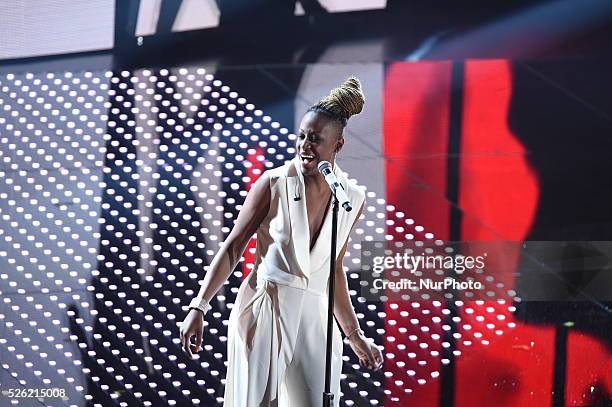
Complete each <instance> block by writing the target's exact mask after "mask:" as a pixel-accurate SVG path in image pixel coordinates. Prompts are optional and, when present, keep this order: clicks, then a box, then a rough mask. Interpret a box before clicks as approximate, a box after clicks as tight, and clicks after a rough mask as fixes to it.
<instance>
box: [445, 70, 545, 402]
mask: <svg viewBox="0 0 612 407" xmlns="http://www.w3.org/2000/svg"><path fill="white" fill-rule="evenodd" d="M464 72H465V77H464V93H463V112H462V113H463V116H462V117H463V121H462V126H463V127H462V132H461V153H462V154H461V160H460V178H459V179H460V187H459V206H460V207H461V209H462V213H463V216H462V224H461V230H462V239H463V240H478V241H492V240H523V239H524V238H525V237H526V236H527V234H528V233H529V229H530V227H531V224H532V222H533V218H534V214H535V211H536V208H537V204H538V182H537V179H536V176H535V174H534V173H533V171H532V170H531V168H530V167H529V165H528V163H527V160H526V158H525V155H526V150H525V147H524V146H523V145H522V144H521V143H520V142H519V141H518V140H517V138H516V137H515V136H514V134H512V132H511V131H510V129H509V128H508V119H507V117H508V107H509V104H510V98H511V97H512V76H511V70H510V66H509V62H507V61H503V60H495V61H466V62H465V70H464ZM488 257H489V260H494V259H495V257H496V256H494V254H492V253H488ZM498 257H500V258H501V256H498ZM503 257H504V261H505V262H508V261H512V263H513V264H517V261H518V252H517V253H516V254H515V255H513V256H512V255H511V256H508V253H505V255H504V256H503ZM509 257H510V260H509ZM505 266H506V267H504V268H505V269H508V267H507V264H506V265H505ZM491 269H495V270H498V269H497V268H494V267H493V268H491ZM509 269H510V270H513V269H515V267H510V268H509ZM492 277H494V278H495V283H503V284H504V286H505V287H507V289H510V288H512V287H513V286H514V275H513V273H504V274H500V273H496V274H495V275H493V276H492ZM509 305H511V304H505V305H502V304H496V303H494V302H485V303H484V304H481V305H479V304H476V303H474V302H468V303H466V304H465V305H464V306H463V307H462V308H460V316H461V319H462V325H461V327H462V328H463V329H462V331H461V334H462V340H460V341H458V342H457V343H458V349H459V350H461V352H462V356H461V357H459V358H458V359H457V364H456V394H455V402H456V405H457V406H458V407H462V406H484V405H488V402H489V401H492V400H495V405H496V406H531V405H550V403H551V396H550V390H551V389H552V376H553V361H554V355H553V351H554V329H553V328H539V327H531V326H527V325H524V324H522V323H520V322H517V321H515V320H514V317H513V314H512V312H510V310H509V309H508V307H509ZM487 308H488V309H489V311H487ZM466 309H471V312H470V313H467V312H466ZM491 310H492V312H491ZM478 315H481V316H482V317H484V319H482V317H481V319H480V320H478V319H477V316H478ZM509 325H510V326H509ZM466 327H467V328H468V329H465V328H466ZM475 332H477V333H478V337H473V336H474V333H475ZM465 341H467V342H465Z"/></svg>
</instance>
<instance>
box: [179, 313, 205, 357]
mask: <svg viewBox="0 0 612 407" xmlns="http://www.w3.org/2000/svg"><path fill="white" fill-rule="evenodd" d="M180 332H181V333H180V338H181V344H182V346H183V350H184V351H185V353H187V356H189V359H193V354H194V353H198V352H199V351H201V350H202V347H201V346H202V335H203V334H204V313H202V312H201V311H198V310H196V309H193V308H192V309H190V310H189V313H188V314H187V316H186V317H185V319H184V320H183V322H182V323H181V331H180ZM193 335H195V337H196V338H195V344H194V343H191V337H192V336H193Z"/></svg>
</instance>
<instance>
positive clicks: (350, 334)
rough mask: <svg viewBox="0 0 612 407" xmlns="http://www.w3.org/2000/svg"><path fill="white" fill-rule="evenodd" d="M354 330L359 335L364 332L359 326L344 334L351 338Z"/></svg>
mask: <svg viewBox="0 0 612 407" xmlns="http://www.w3.org/2000/svg"><path fill="white" fill-rule="evenodd" d="M355 332H359V334H360V335H363V334H364V332H363V330H362V329H361V328H359V327H357V328H355V329H353V330H352V331H351V332H349V334H348V335H346V337H347V338H349V340H350V339H351V336H352V335H353V334H354V333H355Z"/></svg>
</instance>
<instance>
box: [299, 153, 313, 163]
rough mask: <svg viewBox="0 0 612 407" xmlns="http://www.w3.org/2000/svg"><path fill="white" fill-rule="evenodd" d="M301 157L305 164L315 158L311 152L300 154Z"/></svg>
mask: <svg viewBox="0 0 612 407" xmlns="http://www.w3.org/2000/svg"><path fill="white" fill-rule="evenodd" d="M300 159H301V160H302V162H303V163H304V164H309V163H311V162H313V161H314V160H315V157H314V155H310V154H300Z"/></svg>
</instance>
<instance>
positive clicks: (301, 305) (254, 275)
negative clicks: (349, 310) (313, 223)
mask: <svg viewBox="0 0 612 407" xmlns="http://www.w3.org/2000/svg"><path fill="white" fill-rule="evenodd" d="M299 166H300V164H299V162H298V159H297V158H295V159H293V160H292V161H289V162H287V163H286V164H285V165H283V166H281V167H278V168H275V169H272V170H268V171H267V173H268V174H269V177H270V191H271V202H270V211H269V212H268V215H267V216H266V218H265V219H264V220H263V222H262V223H261V225H260V226H259V228H258V230H257V249H256V253H255V267H254V269H253V271H252V272H251V273H250V274H249V275H248V276H247V277H246V278H245V279H244V280H243V282H242V284H241V285H240V289H239V290H238V295H237V298H236V302H235V304H234V306H233V308H232V311H231V313H230V318H229V326H228V349H227V351H228V352H227V353H228V369H227V377H226V383H225V395H224V399H225V404H224V406H225V407H260V406H264V407H268V406H276V407H289V406H291V407H314V406H319V405H321V403H322V394H323V390H324V386H325V383H324V380H325V345H326V327H327V297H328V295H327V293H328V282H329V257H330V256H329V255H330V247H329V244H330V239H331V223H332V209H331V205H329V209H328V211H327V213H326V214H325V218H324V221H323V226H322V228H321V231H320V233H319V236H318V238H317V241H316V242H315V245H314V247H313V248H312V251H311V252H309V247H310V230H309V228H308V217H307V213H306V198H305V197H306V192H305V190H304V179H303V175H302V173H301V171H300V169H299ZM334 172H335V174H336V177H337V178H338V181H339V182H340V183H341V184H342V185H343V186H344V189H345V191H346V192H347V196H348V198H349V200H350V201H351V204H352V206H353V210H352V211H351V212H346V211H344V210H342V208H340V210H339V211H338V239H337V248H336V253H337V254H339V253H340V251H341V249H342V248H343V247H344V244H345V242H346V241H347V240H348V237H349V234H350V231H351V227H352V226H353V223H354V221H355V217H356V216H357V214H358V212H359V208H360V207H361V205H362V203H363V202H364V199H365V193H364V191H363V190H362V189H361V188H359V187H357V186H356V185H354V184H352V183H349V182H348V180H347V178H346V177H345V176H344V174H343V173H342V171H341V170H340V169H339V168H338V166H337V165H335V170H334ZM296 188H297V189H296ZM296 191H299V196H300V197H301V199H300V200H298V201H296V200H294V195H295V193H296ZM333 330H334V332H333V339H332V348H333V352H332V370H331V391H332V392H333V393H334V406H338V403H339V400H340V373H341V371H342V338H341V335H340V330H339V328H338V326H337V323H336V322H335V321H334V324H333Z"/></svg>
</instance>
